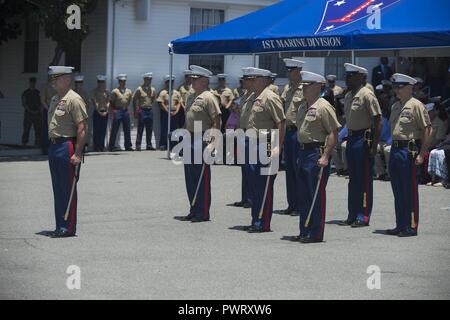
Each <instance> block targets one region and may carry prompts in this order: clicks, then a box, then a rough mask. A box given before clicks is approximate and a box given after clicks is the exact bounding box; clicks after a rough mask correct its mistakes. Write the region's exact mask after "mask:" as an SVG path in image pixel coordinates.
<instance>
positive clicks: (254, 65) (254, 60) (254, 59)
mask: <svg viewBox="0 0 450 320" xmlns="http://www.w3.org/2000/svg"><path fill="white" fill-rule="evenodd" d="M252 56H253V68H256V54H252Z"/></svg>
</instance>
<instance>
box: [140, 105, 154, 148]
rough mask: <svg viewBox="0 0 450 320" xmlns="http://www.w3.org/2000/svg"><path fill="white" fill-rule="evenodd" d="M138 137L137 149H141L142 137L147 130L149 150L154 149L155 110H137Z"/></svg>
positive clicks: (146, 136)
mask: <svg viewBox="0 0 450 320" xmlns="http://www.w3.org/2000/svg"><path fill="white" fill-rule="evenodd" d="M137 123H138V127H137V135H136V148H140V147H141V143H142V135H143V133H144V128H145V138H146V142H147V148H150V147H152V134H153V110H151V109H150V110H148V109H141V108H139V109H138V110H137Z"/></svg>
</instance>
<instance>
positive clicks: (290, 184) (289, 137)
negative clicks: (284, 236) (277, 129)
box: [284, 130, 302, 212]
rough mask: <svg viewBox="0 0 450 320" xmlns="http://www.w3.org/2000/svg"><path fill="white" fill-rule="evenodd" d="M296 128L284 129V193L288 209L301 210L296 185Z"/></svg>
mask: <svg viewBox="0 0 450 320" xmlns="http://www.w3.org/2000/svg"><path fill="white" fill-rule="evenodd" d="M298 145H299V144H298V139H297V130H286V135H285V137H284V157H285V159H284V168H285V171H286V172H285V173H286V195H287V202H288V209H289V210H293V211H299V212H301V211H302V210H301V199H302V197H299V195H300V194H299V193H298V187H297V164H296V163H297V156H298V155H297V153H298Z"/></svg>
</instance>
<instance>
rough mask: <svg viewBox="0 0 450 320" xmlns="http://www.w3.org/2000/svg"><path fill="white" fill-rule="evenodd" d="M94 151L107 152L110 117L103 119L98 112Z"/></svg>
mask: <svg viewBox="0 0 450 320" xmlns="http://www.w3.org/2000/svg"><path fill="white" fill-rule="evenodd" d="M93 125H94V128H93V130H94V149H95V150H96V151H103V150H105V137H106V129H107V127H108V116H105V117H102V116H101V115H100V114H99V113H98V112H97V111H94V117H93Z"/></svg>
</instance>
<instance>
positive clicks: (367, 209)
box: [363, 157, 371, 222]
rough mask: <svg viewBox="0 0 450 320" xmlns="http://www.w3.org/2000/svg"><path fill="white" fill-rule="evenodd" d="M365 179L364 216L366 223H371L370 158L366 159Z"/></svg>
mask: <svg viewBox="0 0 450 320" xmlns="http://www.w3.org/2000/svg"><path fill="white" fill-rule="evenodd" d="M364 173H365V174H364V179H365V188H364V190H365V192H364V194H363V207H364V216H365V219H366V221H364V222H368V221H369V174H371V173H370V172H369V157H367V158H366V170H365V172H364Z"/></svg>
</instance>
